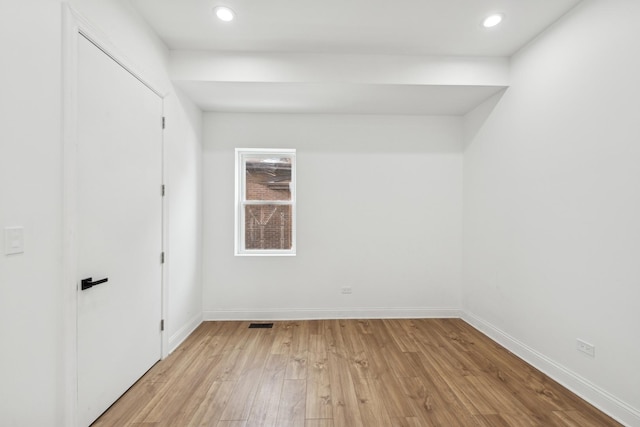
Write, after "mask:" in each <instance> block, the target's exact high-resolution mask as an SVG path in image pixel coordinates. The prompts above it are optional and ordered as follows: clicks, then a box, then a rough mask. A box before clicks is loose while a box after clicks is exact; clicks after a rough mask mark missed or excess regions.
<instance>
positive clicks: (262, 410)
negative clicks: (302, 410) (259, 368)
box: [246, 354, 287, 427]
mask: <svg viewBox="0 0 640 427" xmlns="http://www.w3.org/2000/svg"><path fill="white" fill-rule="evenodd" d="M286 368H287V356H285V355H282V354H270V355H269V356H268V359H267V363H266V366H265V369H264V372H263V374H262V379H261V380H260V385H259V386H258V391H257V392H256V397H255V399H254V401H253V405H252V407H251V413H250V414H249V419H248V421H247V424H246V427H276V426H277V424H276V419H277V415H278V407H279V406H280V396H281V394H282V386H283V382H284V374H285V370H286Z"/></svg>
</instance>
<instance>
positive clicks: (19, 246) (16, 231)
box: [4, 227, 24, 255]
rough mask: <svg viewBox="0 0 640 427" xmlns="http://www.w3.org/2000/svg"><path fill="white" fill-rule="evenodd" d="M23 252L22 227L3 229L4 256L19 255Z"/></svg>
mask: <svg viewBox="0 0 640 427" xmlns="http://www.w3.org/2000/svg"><path fill="white" fill-rule="evenodd" d="M23 252H24V227H5V228H4V253H5V255H13V254H21V253H23Z"/></svg>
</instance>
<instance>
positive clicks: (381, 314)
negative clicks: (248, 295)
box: [203, 308, 462, 320]
mask: <svg viewBox="0 0 640 427" xmlns="http://www.w3.org/2000/svg"><path fill="white" fill-rule="evenodd" d="M461 314H462V313H461V311H460V310H459V309H457V308H342V309H273V310H252V309H233V310H209V311H205V312H204V313H203V318H204V320H320V319H412V318H413V319H420V318H447V317H454V318H458V317H461Z"/></svg>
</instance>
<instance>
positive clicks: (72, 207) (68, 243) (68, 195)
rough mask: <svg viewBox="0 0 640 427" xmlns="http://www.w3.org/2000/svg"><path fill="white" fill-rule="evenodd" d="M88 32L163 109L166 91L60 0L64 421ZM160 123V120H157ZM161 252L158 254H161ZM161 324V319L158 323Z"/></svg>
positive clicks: (73, 351) (71, 411)
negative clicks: (81, 50)
mask: <svg viewBox="0 0 640 427" xmlns="http://www.w3.org/2000/svg"><path fill="white" fill-rule="evenodd" d="M79 37H85V38H87V39H88V40H89V41H90V42H92V43H93V44H94V45H96V47H98V48H99V49H100V50H102V51H103V52H104V53H105V54H106V55H107V56H109V57H110V58H111V59H113V60H114V61H115V62H116V63H118V64H119V65H120V66H121V67H123V68H124V69H125V70H127V71H128V72H129V73H130V74H132V75H133V76H134V77H135V78H136V79H138V80H139V81H140V82H141V83H142V84H144V85H145V86H146V87H148V88H149V89H150V90H151V91H152V92H154V93H155V94H156V95H158V97H159V98H160V99H161V102H162V109H163V115H164V108H165V107H164V99H165V98H166V97H167V94H168V91H167V90H165V89H164V88H163V87H162V86H160V85H157V84H155V83H153V82H151V81H150V80H148V79H147V78H146V77H145V76H144V74H143V73H141V72H140V71H139V69H138V68H137V67H136V66H135V65H134V64H133V63H132V62H131V61H130V60H129V59H127V57H126V56H125V55H124V54H123V53H122V52H121V51H120V50H119V49H118V48H117V47H116V46H115V45H114V44H113V43H111V41H109V39H108V37H107V36H106V35H105V34H104V33H102V32H101V31H100V30H99V29H97V28H96V27H95V26H94V25H93V24H91V23H90V22H89V21H88V20H87V19H86V18H84V17H83V16H82V15H81V14H80V13H78V12H77V11H76V10H75V9H73V8H72V7H71V6H70V5H69V4H68V3H62V141H63V143H62V171H63V174H62V175H63V176H62V184H63V187H62V188H63V190H62V218H63V220H62V289H61V292H62V295H63V304H62V307H61V310H62V320H63V331H62V346H63V348H62V351H63V360H64V362H63V367H64V368H63V369H64V374H63V375H64V384H63V388H64V390H63V393H62V394H61V396H62V397H61V399H64V402H63V407H64V412H63V425H67V426H77V425H78V352H77V350H78V335H77V315H78V286H79V285H78V283H77V280H76V279H77V277H76V274H77V270H78V263H77V259H78V242H77V229H78V227H77V224H78V210H77V196H78V194H77V190H76V187H77V184H78V177H77V171H76V166H77V152H76V149H77V144H78V136H77V123H78V114H77V105H78V94H77V86H78V75H77V66H78V38H79ZM158 126H160V123H158ZM164 134H165V133H164V131H163V132H162V141H160V143H161V144H162V147H161V153H162V165H161V171H162V172H161V173H162V181H163V183H165V182H166V174H165V170H166V168H165V144H164V139H165V135H164ZM158 191H160V188H158ZM166 199H167V198H166V197H163V198H162V212H161V215H162V230H161V241H162V248H159V252H161V251H164V252H168V251H167V243H168V242H167V241H166V236H167V207H166ZM158 255H159V254H158ZM167 268H168V261H167V262H165V263H163V264H161V285H160V286H161V298H162V302H161V318H162V319H165V324H166V323H167V322H166V320H167V313H168V310H167V305H168V304H167V297H168V295H167V293H168V286H167V284H166V283H165V282H166V280H167V274H166V272H167ZM158 328H160V325H158ZM160 341H161V349H160V357H161V358H165V357H166V356H167V354H168V329H167V328H166V327H165V328H164V331H161V340H160Z"/></svg>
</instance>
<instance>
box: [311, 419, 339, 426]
mask: <svg viewBox="0 0 640 427" xmlns="http://www.w3.org/2000/svg"><path fill="white" fill-rule="evenodd" d="M304 427H334V425H333V420H331V419H322V420H319V419H315V420H314V419H307V420H305V421H304Z"/></svg>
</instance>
